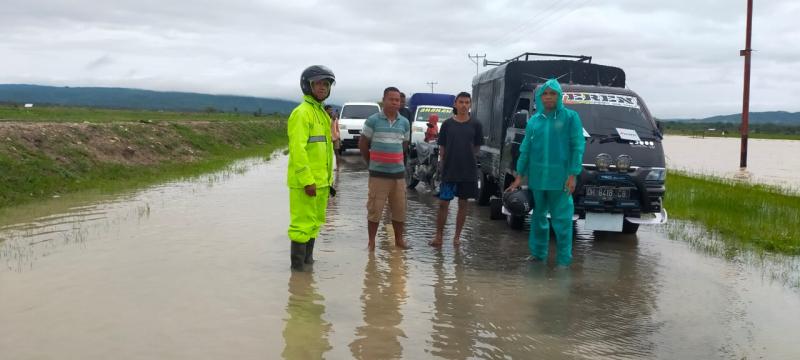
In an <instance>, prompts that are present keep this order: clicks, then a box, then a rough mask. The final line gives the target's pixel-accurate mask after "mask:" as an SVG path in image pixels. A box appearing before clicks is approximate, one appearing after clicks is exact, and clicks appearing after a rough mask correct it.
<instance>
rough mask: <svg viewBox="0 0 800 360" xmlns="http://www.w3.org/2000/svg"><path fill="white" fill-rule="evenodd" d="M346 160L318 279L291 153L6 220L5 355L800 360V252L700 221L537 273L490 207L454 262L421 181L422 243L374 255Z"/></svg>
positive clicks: (0, 265)
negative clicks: (298, 235)
mask: <svg viewBox="0 0 800 360" xmlns="http://www.w3.org/2000/svg"><path fill="white" fill-rule="evenodd" d="M345 162H346V163H345V164H344V165H343V166H342V169H341V171H340V174H339V179H338V181H339V196H338V197H336V198H334V199H333V200H332V202H331V206H330V214H331V215H330V219H329V224H328V226H327V227H326V228H325V230H324V231H323V233H322V234H321V236H320V239H319V240H318V242H317V250H316V252H315V257H316V259H317V262H316V264H314V265H313V270H311V271H309V272H304V273H292V272H290V271H289V251H288V250H289V243H288V240H287V238H286V235H285V230H286V227H287V223H288V215H287V202H288V196H287V191H286V189H285V185H284V177H285V175H284V174H285V168H286V158H285V157H283V156H276V157H275V158H273V159H272V160H270V161H268V162H267V161H263V160H250V161H245V162H242V163H238V164H237V165H236V167H235V168H234V169H233V170H231V171H226V172H222V173H219V174H213V175H210V176H203V177H200V178H197V179H194V180H190V181H184V182H175V183H169V184H165V185H162V186H158V187H153V188H149V189H144V190H141V191H138V192H133V193H129V194H123V195H120V196H115V197H99V198H93V199H57V200H54V201H53V202H49V203H47V204H43V205H39V206H31V207H26V208H24V209H19V210H14V211H11V212H10V213H6V214H5V215H4V218H3V219H2V220H0V239H4V241H3V242H2V243H0V302H1V304H2V306H0V358H2V359H277V358H286V359H315V358H326V359H350V358H355V359H392V358H406V359H429V358H442V359H562V358H563V359H614V358H617V359H642V358H655V359H690V358H691V359H712V358H724V359H743V358H748V359H750V358H768V359H797V358H800V345H798V342H797V329H798V328H800V281H798V278H800V277H798V276H797V274H799V273H800V266H798V260H797V258H785V257H783V258H779V257H771V256H754V255H753V254H746V253H745V254H735V253H734V254H731V253H730V252H729V251H725V250H724V249H723V251H714V250H713V249H715V248H717V247H716V246H714V244H713V243H710V242H706V241H705V240H703V239H697V238H695V239H694V240H692V241H687V240H685V239H682V238H681V234H682V233H691V229H693V228H692V226H691V224H681V223H676V225H673V226H672V227H670V228H648V227H643V228H641V229H640V231H639V234H638V236H625V235H608V234H606V235H603V234H598V235H597V236H593V235H592V234H591V233H587V232H584V231H583V230H581V229H580V223H579V225H578V232H577V238H576V240H575V246H574V253H575V262H574V264H573V266H572V268H570V269H557V268H553V267H552V263H550V264H534V263H529V262H527V261H526V260H525V257H526V255H527V246H526V238H527V234H526V233H524V232H518V231H513V230H510V229H508V228H507V227H506V226H505V224H504V223H503V222H502V221H490V220H487V219H488V211H487V209H485V208H477V210H476V211H475V212H474V213H473V215H472V216H471V217H470V218H469V219H468V224H467V228H466V229H465V232H464V237H465V238H464V240H463V243H462V245H461V247H460V249H454V248H453V247H452V246H451V244H450V243H447V244H445V245H446V246H445V247H444V248H443V249H442V250H441V251H438V250H434V249H431V248H429V247H427V246H426V245H424V244H425V242H426V241H427V240H428V239H429V238H430V237H431V235H432V230H433V229H432V226H433V224H434V216H435V208H436V204H435V202H434V200H433V199H432V198H431V197H430V195H429V194H428V193H427V192H426V191H424V189H422V187H420V188H421V189H420V191H419V192H417V193H411V194H410V195H409V216H408V219H409V223H408V232H409V237H410V242H411V244H412V245H414V248H412V249H411V250H408V251H401V250H396V249H394V248H393V246H392V241H390V240H389V239H391V233H390V231H391V226H389V227H381V230H380V231H379V240H380V242H379V245H378V249H377V250H376V251H375V253H374V254H370V253H369V252H368V251H367V250H366V243H367V241H366V226H365V225H366V222H365V218H366V209H365V206H364V204H365V201H366V192H365V189H366V180H367V179H366V172H365V171H364V168H363V166H361V164H360V159H359V157H358V156H356V155H355V154H349V155H347V156H345ZM453 210H455V209H453ZM451 223H452V219H451ZM686 229H688V230H686ZM446 234H452V228H448V229H447V231H446ZM551 262H552V260H551Z"/></svg>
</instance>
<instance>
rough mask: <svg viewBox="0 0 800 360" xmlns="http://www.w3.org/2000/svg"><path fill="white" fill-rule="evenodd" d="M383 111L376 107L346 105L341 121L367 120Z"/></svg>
mask: <svg viewBox="0 0 800 360" xmlns="http://www.w3.org/2000/svg"><path fill="white" fill-rule="evenodd" d="M379 111H381V109H380V108H378V107H377V106H375V105H345V106H344V107H343V108H342V115H341V116H340V117H339V118H341V119H366V118H368V117H370V116H372V114H374V113H376V112H379Z"/></svg>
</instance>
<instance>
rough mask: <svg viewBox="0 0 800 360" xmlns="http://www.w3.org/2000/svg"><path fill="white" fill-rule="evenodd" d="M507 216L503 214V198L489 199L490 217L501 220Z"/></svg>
mask: <svg viewBox="0 0 800 360" xmlns="http://www.w3.org/2000/svg"><path fill="white" fill-rule="evenodd" d="M503 218H505V215H503V199H500V198H496V197H493V198H490V199H489V219H492V220H500V219H503Z"/></svg>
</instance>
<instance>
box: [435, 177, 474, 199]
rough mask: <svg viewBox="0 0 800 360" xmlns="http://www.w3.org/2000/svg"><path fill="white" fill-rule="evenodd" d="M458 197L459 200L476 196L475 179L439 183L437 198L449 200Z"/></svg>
mask: <svg viewBox="0 0 800 360" xmlns="http://www.w3.org/2000/svg"><path fill="white" fill-rule="evenodd" d="M455 197H458V198H459V199H461V200H466V199H477V198H478V182H477V181H457V182H443V183H441V184H440V185H439V200H443V201H450V200H453V198H455Z"/></svg>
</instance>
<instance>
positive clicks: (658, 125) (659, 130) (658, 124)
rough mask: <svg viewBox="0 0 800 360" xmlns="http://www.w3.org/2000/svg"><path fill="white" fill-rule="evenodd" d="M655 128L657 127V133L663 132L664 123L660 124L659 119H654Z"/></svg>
mask: <svg viewBox="0 0 800 360" xmlns="http://www.w3.org/2000/svg"><path fill="white" fill-rule="evenodd" d="M656 129H658V132H659V133H661V134H663V133H664V125H662V124H661V120H656Z"/></svg>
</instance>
